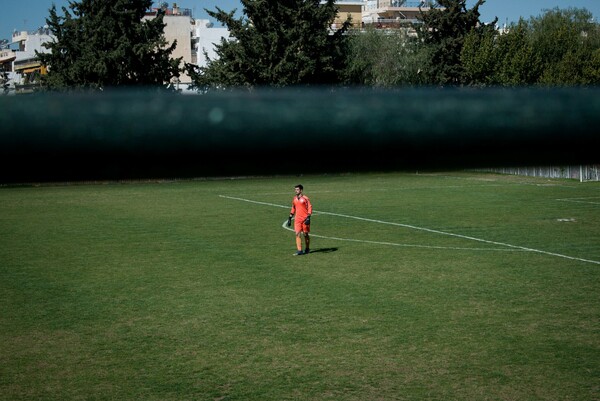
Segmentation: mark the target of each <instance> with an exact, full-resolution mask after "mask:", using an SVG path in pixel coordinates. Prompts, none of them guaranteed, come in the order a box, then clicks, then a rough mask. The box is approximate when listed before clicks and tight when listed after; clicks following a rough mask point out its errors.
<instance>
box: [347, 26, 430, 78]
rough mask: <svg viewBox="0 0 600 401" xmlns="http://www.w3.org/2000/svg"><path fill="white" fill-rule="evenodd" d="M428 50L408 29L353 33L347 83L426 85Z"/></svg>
mask: <svg viewBox="0 0 600 401" xmlns="http://www.w3.org/2000/svg"><path fill="white" fill-rule="evenodd" d="M428 50H429V48H428V47H427V45H425V44H423V43H422V42H421V41H419V40H417V39H415V38H413V37H411V36H410V35H408V34H407V31H405V30H393V31H385V30H380V29H375V28H367V29H364V30H361V31H353V32H351V34H350V35H349V43H348V51H347V57H348V60H347V63H346V64H347V66H346V82H347V84H350V85H365V86H377V87H389V86H400V85H402V86H416V85H423V84H425V83H426V81H425V79H426V77H425V75H424V74H423V67H424V66H425V64H426V63H427V60H428V57H429V56H430V55H429V51H428Z"/></svg>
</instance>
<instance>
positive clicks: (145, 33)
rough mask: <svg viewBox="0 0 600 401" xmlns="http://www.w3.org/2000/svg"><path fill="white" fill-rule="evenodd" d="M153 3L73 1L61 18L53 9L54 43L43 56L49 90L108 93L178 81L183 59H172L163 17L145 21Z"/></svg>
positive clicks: (141, 0) (137, 0) (143, 0)
mask: <svg viewBox="0 0 600 401" xmlns="http://www.w3.org/2000/svg"><path fill="white" fill-rule="evenodd" d="M151 6H152V1H151V0H111V1H106V0H81V1H72V2H70V4H69V9H70V10H71V11H69V10H68V9H67V8H66V7H63V8H62V11H63V13H64V16H59V15H58V14H57V11H56V6H55V5H53V6H52V8H51V9H50V10H49V11H50V16H49V18H47V19H46V22H47V23H48V26H49V28H50V31H51V32H52V34H53V35H54V36H55V37H56V40H55V41H54V42H50V43H48V44H46V45H45V46H46V47H47V48H48V49H49V50H50V52H49V53H44V54H40V53H38V57H39V58H40V59H41V61H42V63H43V64H44V65H46V66H48V70H49V72H48V75H47V77H45V79H44V84H45V85H46V86H47V87H48V88H50V89H68V88H80V89H82V88H85V89H104V88H108V87H115V86H161V87H163V86H166V85H167V84H168V83H169V81H170V80H171V79H172V78H174V77H178V76H179V63H180V61H181V60H180V59H171V58H170V55H171V53H172V52H173V50H174V49H175V46H176V43H173V44H171V45H170V46H167V42H166V40H165V38H164V34H163V29H164V26H165V24H164V22H163V15H164V13H163V12H162V11H159V13H158V15H157V17H156V18H153V19H143V18H144V15H145V13H146V11H147V10H148V9H149V8H150V7H151Z"/></svg>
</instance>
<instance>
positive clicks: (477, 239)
mask: <svg viewBox="0 0 600 401" xmlns="http://www.w3.org/2000/svg"><path fill="white" fill-rule="evenodd" d="M219 197H221V198H225V199H231V200H237V201H241V202H248V203H254V204H257V205H264V206H271V207H279V208H284V209H287V208H288V207H289V206H284V205H278V204H275V203H268V202H259V201H253V200H250V199H244V198H236V197H233V196H225V195H219ZM313 214H324V215H329V216H336V217H343V218H347V219H353V220H360V221H366V222H370V223H377V224H385V225H391V226H397V227H404V228H410V229H412V230H418V231H425V232H429V233H433V234H438V235H446V236H450V237H455V238H462V239H466V240H470V241H476V242H481V243H484V244H490V245H497V246H501V247H507V248H511V249H513V250H521V251H527V252H533V253H539V254H542V255H547V256H554V257H557V258H562V259H569V260H575V261H579V262H584V263H592V264H595V265H600V262H599V261H597V260H590V259H583V258H577V257H574V256H568V255H563V254H560V253H555V252H548V251H543V250H540V249H534V248H528V247H524V246H519V245H512V244H508V243H504V242H498V241H490V240H486V239H482V238H477V237H471V236H468V235H462V234H454V233H449V232H446V231H439V230H434V229H431V228H425V227H418V226H413V225H410V224H402V223H394V222H390V221H384V220H376V219H369V218H366V217H359V216H351V215H347V214H340V213H331V212H323V211H313ZM311 235H313V236H314V237H317V236H316V235H314V234H311ZM330 239H333V238H330ZM339 240H343V239H339ZM352 241H363V240H352ZM389 244H392V243H389ZM396 246H401V245H396ZM422 246H426V245H422ZM469 249H473V248H469Z"/></svg>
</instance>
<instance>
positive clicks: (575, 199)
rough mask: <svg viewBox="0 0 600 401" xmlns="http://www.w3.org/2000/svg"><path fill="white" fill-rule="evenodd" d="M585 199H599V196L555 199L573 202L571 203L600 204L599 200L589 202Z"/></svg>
mask: <svg viewBox="0 0 600 401" xmlns="http://www.w3.org/2000/svg"><path fill="white" fill-rule="evenodd" d="M583 199H585V200H583ZM587 199H600V196H594V197H588V198H563V199H557V201H561V202H573V203H589V204H590V205H600V201H598V202H590V201H589V200H587Z"/></svg>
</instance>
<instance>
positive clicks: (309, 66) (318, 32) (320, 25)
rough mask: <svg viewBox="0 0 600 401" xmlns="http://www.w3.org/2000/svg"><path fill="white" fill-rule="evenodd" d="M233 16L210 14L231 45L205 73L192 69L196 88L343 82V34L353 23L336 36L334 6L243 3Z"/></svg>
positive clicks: (219, 50)
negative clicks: (239, 12) (240, 11)
mask: <svg viewBox="0 0 600 401" xmlns="http://www.w3.org/2000/svg"><path fill="white" fill-rule="evenodd" d="M241 3H242V5H243V16H242V17H240V18H235V16H234V15H235V10H234V11H232V12H229V13H228V12H225V11H223V10H222V9H220V8H218V7H217V8H216V11H210V10H206V11H207V12H208V14H209V15H210V16H212V17H213V18H215V19H216V20H218V21H220V22H221V23H222V24H223V25H225V26H227V28H228V30H229V33H230V36H231V39H229V40H225V39H223V40H222V41H221V43H220V44H218V45H217V46H216V54H217V57H216V58H215V59H213V60H209V61H208V64H207V66H206V67H203V68H196V67H194V66H188V68H189V70H190V76H191V77H192V79H193V80H194V83H195V86H196V87H198V88H201V89H207V88H214V87H258V86H275V87H282V86H291V85H323V84H335V83H338V82H341V80H342V78H343V70H344V62H345V54H344V53H345V44H346V40H347V38H346V36H345V33H346V31H347V30H348V28H349V25H350V21H346V22H345V23H344V24H343V26H341V28H340V29H338V30H337V31H335V32H333V31H332V30H331V25H332V23H333V21H334V19H335V17H336V14H337V7H336V6H335V0H327V1H326V2H321V1H320V0H279V1H270V0H241Z"/></svg>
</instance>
